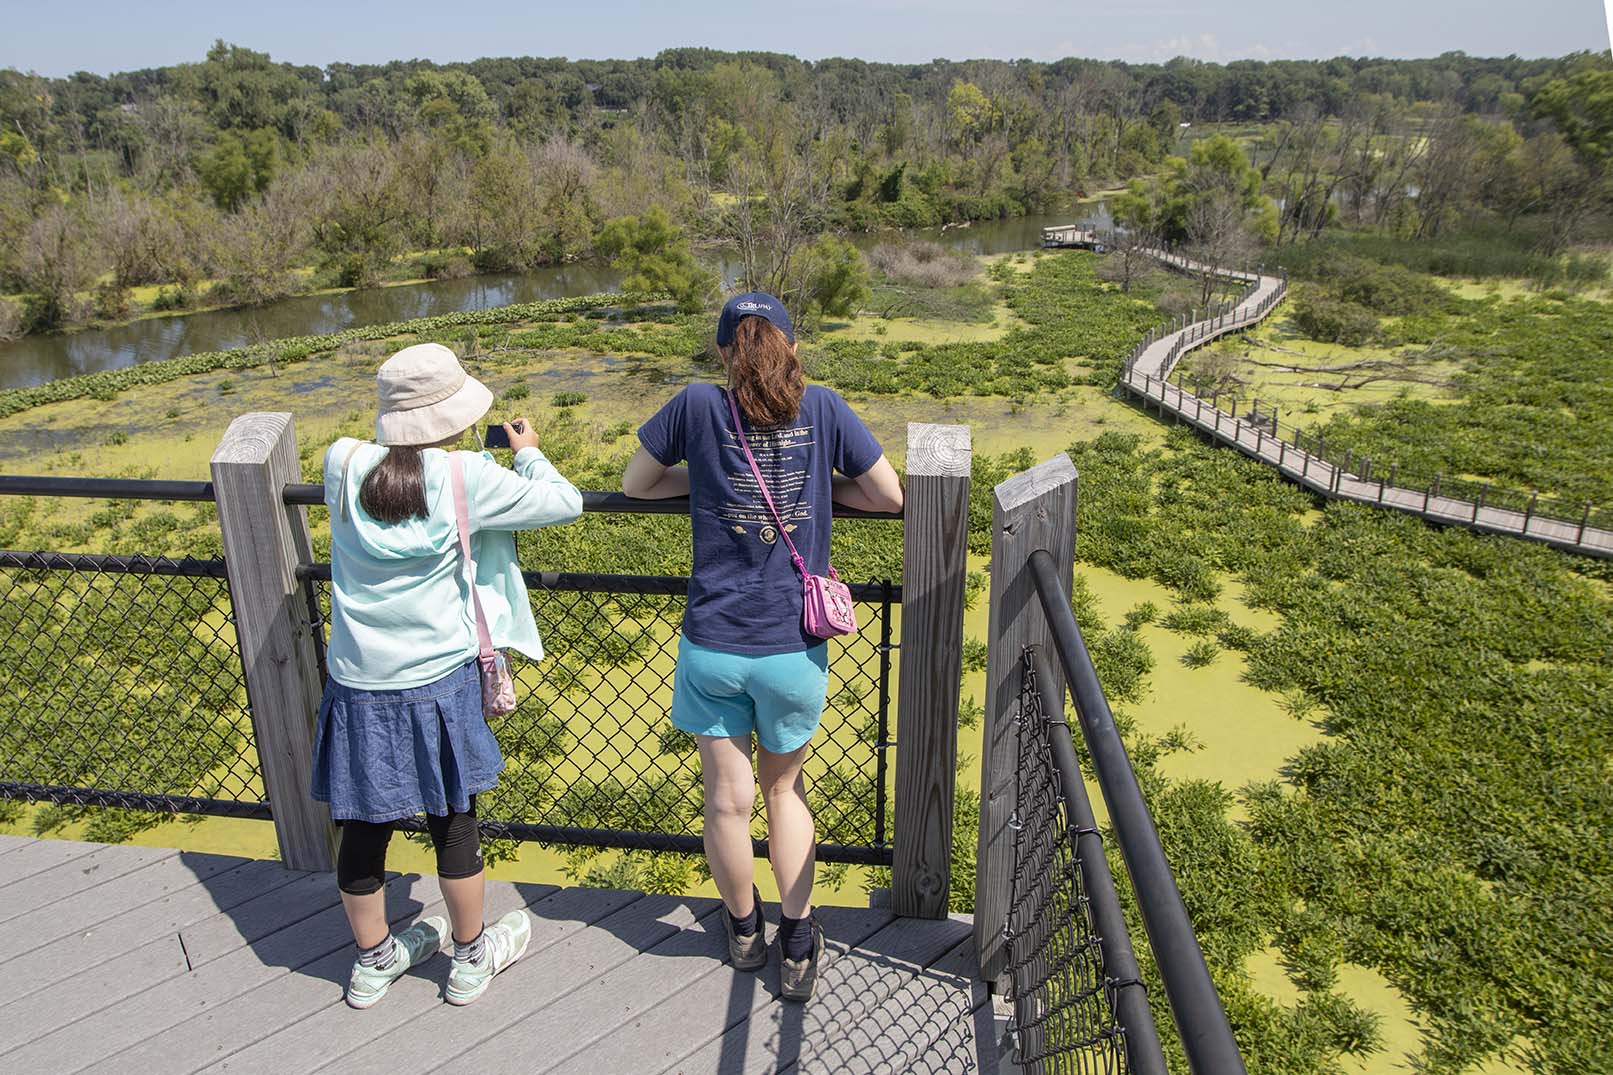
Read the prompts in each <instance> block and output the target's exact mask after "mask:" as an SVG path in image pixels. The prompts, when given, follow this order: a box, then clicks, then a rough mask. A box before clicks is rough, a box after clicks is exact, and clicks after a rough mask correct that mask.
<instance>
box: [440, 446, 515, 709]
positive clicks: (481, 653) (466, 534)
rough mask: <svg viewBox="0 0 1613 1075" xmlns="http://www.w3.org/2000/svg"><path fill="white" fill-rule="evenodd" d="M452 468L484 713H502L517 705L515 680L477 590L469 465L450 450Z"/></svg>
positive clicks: (449, 466) (451, 473)
mask: <svg viewBox="0 0 1613 1075" xmlns="http://www.w3.org/2000/svg"><path fill="white" fill-rule="evenodd" d="M448 471H449V475H450V480H451V482H452V485H453V488H454V514H455V516H456V517H457V520H458V522H459V555H460V558H461V559H463V560H464V562H465V582H466V584H467V585H468V586H469V587H470V600H471V606H472V607H473V608H474V609H475V610H476V642H477V654H476V666H477V670H478V671H479V672H480V673H481V678H482V716H484V717H487V718H492V717H502V716H504V715H505V714H506V713H509V712H511V711H513V710H514V709H515V680H514V679H513V678H511V676H510V664H509V662H508V661H506V660H505V659H504V654H502V653H500V652H499V651H498V650H496V649H494V648H493V634H492V632H491V631H489V630H488V627H487V614H486V613H485V612H483V611H482V598H481V595H479V594H478V593H477V592H476V562H475V561H474V560H472V559H471V556H470V506H469V504H468V503H466V499H465V469H464V467H462V466H460V463H459V458H458V457H457V456H455V455H454V453H452V452H449V453H448Z"/></svg>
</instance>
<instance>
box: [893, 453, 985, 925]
mask: <svg viewBox="0 0 1613 1075" xmlns="http://www.w3.org/2000/svg"><path fill="white" fill-rule="evenodd" d="M971 459H972V454H971V448H970V439H969V427H968V426H943V425H928V424H924V423H920V422H912V423H909V424H908V427H907V504H906V507H905V508H904V509H903V513H902V514H903V517H902V542H903V545H902V642H901V654H902V660H901V670H900V676H899V682H898V690H897V694H896V735H897V738H898V739H899V740H900V743H901V745H900V747H899V748H898V749H897V751H896V837H895V839H896V846H895V848H894V849H893V851H894V861H893V863H892V867H891V907H892V909H893V910H895V912H896V913H897V914H899V915H908V916H912V917H916V918H945V917H946V914H947V898H948V894H949V891H950V885H951V880H952V807H953V799H954V797H955V794H956V791H957V787H956V784H957V768H958V691H959V688H960V685H961V684H960V676H961V675H962V671H963V589H964V578H965V576H966V575H967V574H968V552H969V466H970V462H971Z"/></svg>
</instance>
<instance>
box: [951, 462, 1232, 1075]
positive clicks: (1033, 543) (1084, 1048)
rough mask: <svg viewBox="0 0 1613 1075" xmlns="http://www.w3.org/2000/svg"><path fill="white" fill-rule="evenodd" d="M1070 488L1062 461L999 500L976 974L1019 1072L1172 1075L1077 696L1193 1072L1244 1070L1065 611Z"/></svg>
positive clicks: (1019, 479) (1012, 482) (1018, 480)
mask: <svg viewBox="0 0 1613 1075" xmlns="http://www.w3.org/2000/svg"><path fill="white" fill-rule="evenodd" d="M1076 484H1077V475H1076V473H1075V468H1074V467H1073V466H1072V465H1071V463H1070V460H1069V458H1068V457H1067V456H1064V455H1059V456H1056V457H1055V458H1053V459H1052V460H1049V461H1048V462H1046V463H1043V464H1041V465H1040V466H1037V467H1033V468H1032V469H1030V470H1028V471H1025V472H1024V473H1022V474H1018V475H1015V476H1014V477H1012V478H1010V479H1008V480H1007V481H1005V482H1003V483H1002V484H1001V485H999V486H997V488H996V489H995V490H994V491H993V502H992V503H993V506H992V549H991V608H990V617H991V623H990V639H989V642H988V646H987V669H986V676H987V696H988V698H989V700H990V704H989V705H988V707H987V710H986V718H985V731H984V742H983V756H982V763H981V796H980V798H981V807H980V845H979V858H978V861H977V863H976V895H975V943H976V948H977V950H978V952H979V955H980V966H981V973H982V975H983V976H984V977H985V978H986V979H987V980H988V981H995V982H997V983H998V986H999V989H1000V991H1002V992H1005V993H1006V994H1007V999H1008V1000H1009V1002H1010V1004H1011V1007H1012V1015H1011V1017H1010V1019H1009V1026H1008V1029H1009V1031H1010V1033H1011V1035H1012V1044H1013V1048H1014V1059H1015V1061H1016V1062H1018V1063H1019V1064H1021V1065H1022V1066H1023V1068H1024V1069H1025V1070H1027V1071H1032V1072H1044V1071H1045V1072H1055V1071H1060V1072H1061V1071H1083V1072H1085V1071H1098V1070H1105V1071H1115V1070H1122V1069H1124V1070H1127V1071H1136V1072H1145V1073H1153V1072H1162V1071H1164V1070H1165V1069H1164V1060H1163V1057H1162V1050H1161V1046H1160V1041H1159V1035H1158V1030H1157V1028H1156V1027H1155V1025H1154V1023H1153V1017H1152V1014H1151V1013H1150V1009H1149V1006H1148V1001H1147V997H1146V994H1145V991H1144V989H1143V986H1142V984H1141V982H1140V980H1139V974H1138V970H1137V960H1136V957H1135V955H1134V953H1133V950H1132V942H1131V938H1130V937H1129V935H1128V933H1127V930H1126V926H1125V920H1124V917H1123V916H1122V914H1121V910H1120V904H1119V899H1118V896H1117V895H1116V892H1115V889H1114V882H1113V878H1112V877H1111V876H1110V873H1109V866H1108V862H1107V860H1106V859H1105V857H1104V851H1103V846H1102V841H1101V839H1100V837H1099V833H1098V830H1097V826H1096V823H1095V821H1094V817H1093V810H1092V805H1091V803H1089V802H1088V800H1087V795H1086V790H1085V786H1084V784H1083V782H1082V779H1081V775H1080V770H1079V767H1078V765H1077V763H1076V759H1075V745H1074V741H1073V737H1072V735H1071V730H1070V723H1069V722H1067V721H1066V720H1065V719H1064V718H1063V715H1062V713H1063V705H1062V703H1063V698H1064V693H1065V690H1066V688H1068V690H1069V692H1070V696H1071V699H1072V700H1073V702H1074V704H1075V711H1076V715H1077V718H1078V723H1079V725H1080V729H1081V738H1082V741H1083V742H1084V744H1085V745H1086V748H1087V751H1088V754H1089V756H1090V758H1091V761H1092V767H1093V769H1094V771H1095V772H1096V773H1097V777H1098V784H1099V787H1100V788H1101V790H1102V792H1103V799H1104V805H1105V807H1106V808H1107V811H1108V815H1109V819H1110V824H1111V827H1112V830H1113V834H1114V838H1115V840H1116V842H1117V844H1118V845H1119V849H1120V853H1121V857H1122V859H1123V860H1124V862H1125V865H1126V871H1127V873H1128V875H1129V876H1130V878H1131V887H1132V890H1133V892H1134V893H1135V897H1136V901H1137V907H1138V910H1139V911H1140V912H1141V917H1142V920H1143V924H1144V927H1145V928H1146V930H1147V935H1148V942H1149V947H1150V950H1151V951H1152V954H1153V957H1154V962H1155V964H1156V965H1157V967H1158V968H1159V973H1160V978H1161V979H1162V981H1163V983H1164V986H1165V994H1166V999H1167V1001H1168V1002H1169V1005H1170V1009H1171V1013H1172V1016H1173V1018H1174V1020H1175V1024H1176V1029H1177V1033H1178V1035H1179V1037H1180V1040H1181V1044H1182V1048H1183V1050H1184V1051H1185V1052H1186V1055H1187V1058H1188V1063H1189V1066H1190V1067H1191V1069H1192V1070H1193V1071H1194V1072H1197V1073H1200V1075H1206V1073H1216V1075H1239V1073H1241V1072H1243V1070H1244V1067H1243V1061H1242V1059H1241V1057H1240V1055H1239V1052H1238V1048H1237V1045H1236V1043H1235V1041H1234V1040H1233V1037H1232V1031H1231V1027H1230V1024H1229V1023H1228V1022H1227V1017H1226V1013H1225V1010H1224V1009H1223V1007H1222V1005H1221V1001H1220V998H1219V996H1218V995H1217V994H1216V991H1215V987H1214V985H1213V983H1212V982H1211V979H1210V976H1209V971H1208V969H1207V968H1206V966H1205V963H1204V956H1203V953H1202V952H1201V951H1200V949H1199V946H1198V941H1197V939H1196V938H1195V936H1194V933H1193V929H1192V926H1191V924H1190V923H1189V921H1188V918H1187V912H1186V909H1185V908H1184V906H1183V904H1182V899H1181V895H1180V893H1179V892H1178V890H1177V887H1176V881H1175V878H1174V877H1173V876H1172V874H1171V870H1170V866H1169V864H1168V863H1167V862H1166V859H1165V854H1164V851H1163V849H1162V848H1161V846H1160V843H1159V835H1158V833H1157V831H1156V830H1155V827H1154V823H1153V819H1152V818H1151V816H1150V815H1149V812H1148V807H1147V804H1146V803H1145V802H1144V800H1143V797H1142V791H1141V789H1140V787H1139V786H1138V783H1137V778H1136V774H1135V773H1134V771H1133V770H1132V767H1131V763H1130V760H1129V758H1128V757H1127V755H1126V749H1125V746H1124V744H1123V743H1122V741H1121V739H1120V734H1119V731H1118V730H1117V729H1116V727H1115V724H1114V719H1113V717H1112V715H1111V714H1110V712H1109V706H1108V702H1107V701H1106V700H1105V698H1104V695H1103V689H1102V687H1101V686H1100V684H1099V682H1098V678H1097V673H1096V671H1095V670H1094V669H1093V666H1092V659H1091V657H1090V655H1089V654H1088V652H1087V649H1086V643H1085V642H1084V641H1083V639H1082V638H1081V632H1080V628H1079V627H1078V626H1077V625H1076V622H1075V616H1074V614H1073V612H1072V611H1071V608H1070V587H1071V581H1072V576H1073V572H1074V549H1075V544H1074V543H1075V527H1074V520H1075V505H1076Z"/></svg>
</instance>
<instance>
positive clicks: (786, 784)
mask: <svg viewBox="0 0 1613 1075" xmlns="http://www.w3.org/2000/svg"><path fill="white" fill-rule="evenodd" d="M806 755H807V747H805V746H803V747H801V748H800V749H799V750H793V751H791V752H790V753H788V754H774V753H773V752H772V751H770V750H766V749H764V748H763V747H762V746H761V745H760V744H758V745H757V747H756V773H757V775H758V776H759V777H761V781H762V801H763V802H765V803H766V804H767V841H768V850H769V852H770V857H771V858H772V860H773V876H774V878H775V879H777V881H778V890H779V903H780V904H781V909H782V911H783V913H784V917H786V918H805V917H806V916H807V912H809V911H811V910H812V871H813V868H814V867H815V866H816V865H817V856H818V835H817V830H816V828H815V827H814V826H813V824H812V810H811V808H809V807H808V806H807V798H806V781H804V780H802V779H801V765H802V764H803V763H804V762H805V761H806Z"/></svg>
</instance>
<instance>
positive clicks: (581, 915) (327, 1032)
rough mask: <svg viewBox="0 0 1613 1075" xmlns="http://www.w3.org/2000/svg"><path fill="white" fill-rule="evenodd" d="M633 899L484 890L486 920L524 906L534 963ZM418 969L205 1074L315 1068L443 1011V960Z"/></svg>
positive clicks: (536, 889) (538, 889) (329, 1003)
mask: <svg viewBox="0 0 1613 1075" xmlns="http://www.w3.org/2000/svg"><path fill="white" fill-rule="evenodd" d="M545 893H552V894H548V895H545ZM638 898H639V894H638V893H636V892H617V891H613V890H601V889H581V888H563V889H559V890H557V891H555V890H553V889H552V886H548V885H533V884H520V885H513V884H510V883H508V882H498V881H495V882H491V883H490V884H489V885H488V886H487V909H486V917H487V918H489V919H495V918H497V917H498V916H500V915H502V914H504V913H505V912H507V911H512V910H514V909H516V908H517V907H521V906H525V907H527V909H528V912H529V913H530V914H531V915H532V941H531V946H530V947H529V948H528V949H527V955H525V956H523V957H522V959H523V960H526V959H537V958H542V953H543V951H544V950H545V949H546V948H548V947H550V946H551V945H553V944H555V943H557V942H558V941H560V940H563V939H564V938H566V937H568V936H570V935H571V934H573V933H575V932H576V931H578V930H581V929H585V928H587V927H588V926H589V925H590V924H591V923H592V922H594V921H596V920H597V919H599V918H603V917H605V916H606V915H608V914H610V913H612V912H614V911H617V910H620V909H621V908H622V907H623V906H625V905H626V904H628V903H631V902H633V901H634V900H637V899H638ZM422 969H423V970H424V972H425V973H424V974H423V975H421V976H416V975H413V974H410V975H407V976H405V977H404V978H403V979H402V980H400V981H398V982H397V983H396V984H394V985H393V986H392V988H391V989H390V990H389V991H388V993H387V997H386V1003H384V1004H381V1005H378V1006H376V1007H375V1008H373V1009H371V1010H369V1011H364V1012H356V1011H353V1010H352V1009H351V1008H349V1007H347V1005H346V1004H344V1003H343V1002H342V1001H341V998H340V995H339V994H338V993H330V994H329V995H328V996H327V997H326V1003H325V1004H324V1006H323V1007H321V1008H320V1009H319V1010H318V1011H317V1012H315V1013H313V1014H312V1015H310V1016H308V1017H307V1018H305V1019H303V1020H301V1021H300V1022H296V1023H292V1024H289V1025H287V1026H284V1027H282V1028H280V1029H278V1030H275V1031H274V1032H273V1033H271V1034H269V1035H268V1036H266V1037H264V1038H262V1039H261V1040H259V1041H257V1042H255V1043H253V1044H252V1045H250V1046H249V1047H247V1048H245V1049H242V1050H241V1051H239V1052H237V1053H235V1054H233V1055H230V1056H227V1057H224V1058H223V1059H221V1060H219V1061H218V1062H216V1063H215V1064H213V1065H211V1066H209V1067H207V1068H205V1069H204V1070H205V1071H207V1072H210V1073H221V1072H230V1073H232V1075H247V1073H262V1075H278V1073H281V1072H288V1071H312V1070H314V1069H315V1068H317V1067H319V1066H320V1065H322V1064H325V1063H327V1062H329V1061H330V1059H331V1058H332V1057H333V1056H334V1055H337V1054H346V1053H350V1052H352V1051H354V1050H356V1049H359V1048H364V1047H369V1046H371V1045H372V1044H373V1043H375V1042H377V1041H379V1040H380V1039H382V1038H383V1037H385V1036H386V1035H388V1034H391V1033H392V1032H394V1031H395V1030H397V1029H398V1028H399V1027H402V1026H404V1025H405V1024H411V1025H412V1024H413V1022H414V1020H415V1019H418V1018H419V1017H420V1016H421V1015H423V1014H424V1013H426V1012H428V1011H432V1010H435V1009H437V1008H440V1007H442V1006H443V999H442V989H443V985H444V983H445V982H446V980H447V975H448V961H447V958H446V956H444V957H442V958H440V959H439V960H438V961H436V962H434V963H433V964H430V965H427V966H424V967H423V968H422ZM499 984H500V985H501V986H502V985H503V984H504V983H503V982H500V983H499Z"/></svg>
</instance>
